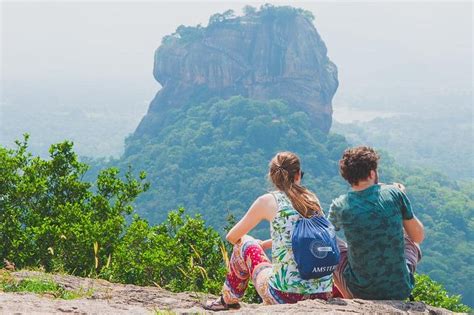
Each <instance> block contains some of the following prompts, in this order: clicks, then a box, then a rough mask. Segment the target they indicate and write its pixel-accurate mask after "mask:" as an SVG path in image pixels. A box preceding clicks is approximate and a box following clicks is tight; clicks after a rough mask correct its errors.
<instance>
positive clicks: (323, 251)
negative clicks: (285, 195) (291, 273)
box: [291, 216, 339, 280]
mask: <svg viewBox="0 0 474 315" xmlns="http://www.w3.org/2000/svg"><path fill="white" fill-rule="evenodd" d="M291 241H292V247H293V254H294V256H295V261H296V264H297V268H298V271H299V273H300V276H301V278H302V279H305V280H308V279H315V278H321V277H324V276H327V275H330V274H331V273H333V271H334V270H335V269H336V267H337V264H338V263H339V247H338V246H337V240H336V232H335V229H334V226H333V225H332V224H331V222H329V221H328V220H327V219H326V218H325V217H324V216H314V217H311V218H305V217H303V216H302V217H301V218H300V219H299V220H298V222H297V223H296V226H295V229H294V230H293V235H292V238H291Z"/></svg>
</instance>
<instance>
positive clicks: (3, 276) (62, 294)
mask: <svg viewBox="0 0 474 315" xmlns="http://www.w3.org/2000/svg"><path fill="white" fill-rule="evenodd" d="M0 292H31V293H36V294H40V295H51V296H53V297H54V298H57V299H63V300H73V299H78V298H82V297H90V296H92V293H93V291H92V290H83V289H80V290H76V291H72V290H67V289H65V288H63V287H62V286H61V285H60V284H58V283H56V282H54V281H53V280H51V279H47V278H41V277H35V278H30V279H23V280H16V279H14V278H13V277H12V275H11V274H10V273H9V272H5V271H1V270H0Z"/></svg>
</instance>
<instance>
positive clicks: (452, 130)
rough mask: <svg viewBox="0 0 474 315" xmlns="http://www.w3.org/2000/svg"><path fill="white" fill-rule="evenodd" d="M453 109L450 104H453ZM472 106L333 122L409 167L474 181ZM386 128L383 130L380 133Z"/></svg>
mask: <svg viewBox="0 0 474 315" xmlns="http://www.w3.org/2000/svg"><path fill="white" fill-rule="evenodd" d="M450 108H451V107H450ZM470 112H471V107H470V106H469V108H460V109H459V111H453V112H451V113H445V112H435V113H420V114H416V113H411V114H402V115H400V116H397V117H390V118H377V119H374V120H372V121H369V122H364V123H361V122H359V123H350V124H338V123H335V124H334V125H333V130H334V131H335V132H337V133H341V134H343V135H345V136H346V137H347V139H349V140H350V141H351V142H352V143H356V144H359V143H366V144H370V145H372V146H376V147H379V148H383V149H385V150H387V151H389V152H390V154H391V155H392V156H393V157H394V158H395V159H396V160H397V161H398V163H400V164H403V165H408V166H422V167H424V168H428V167H429V168H432V169H435V170H438V171H441V172H442V173H443V174H445V175H447V176H449V177H451V178H453V179H464V180H470V181H471V182H472V181H473V180H474V169H473V162H472V161H474V149H473V147H472V141H473V139H472V136H471V137H469V136H468V135H469V134H472V115H471V114H470ZM380 130H383V132H380Z"/></svg>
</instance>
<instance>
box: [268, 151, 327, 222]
mask: <svg viewBox="0 0 474 315" xmlns="http://www.w3.org/2000/svg"><path fill="white" fill-rule="evenodd" d="M269 168H270V170H269V173H268V177H269V178H270V180H271V182H272V183H273V185H275V187H276V188H277V189H278V190H280V191H283V192H284V193H285V194H286V195H287V196H288V198H289V199H290V201H291V203H292V205H293V208H295V209H296V210H297V211H298V212H299V213H300V214H301V215H302V216H304V217H306V218H307V217H310V216H312V215H314V214H318V215H320V214H322V209H321V205H320V203H319V199H318V197H316V195H315V194H314V193H312V192H311V191H309V190H308V189H307V188H305V187H303V186H301V185H298V184H296V183H295V176H296V174H298V173H299V172H300V171H301V166H300V159H299V158H298V156H297V155H296V154H294V153H292V152H279V153H277V154H276V155H275V156H274V157H273V159H272V160H271V161H270V164H269Z"/></svg>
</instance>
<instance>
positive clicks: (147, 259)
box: [112, 208, 226, 294]
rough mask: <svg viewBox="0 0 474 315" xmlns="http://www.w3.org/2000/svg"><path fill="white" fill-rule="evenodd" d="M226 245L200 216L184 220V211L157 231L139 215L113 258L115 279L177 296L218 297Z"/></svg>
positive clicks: (175, 212)
mask: <svg viewBox="0 0 474 315" xmlns="http://www.w3.org/2000/svg"><path fill="white" fill-rule="evenodd" d="M223 246H224V245H223V242H222V239H221V237H220V236H219V234H218V233H217V232H216V231H215V230H213V229H212V228H209V227H206V226H205V224H204V221H203V220H202V219H201V218H200V217H199V216H196V217H195V218H192V217H190V216H187V215H186V216H185V215H184V209H182V208H181V209H179V210H177V211H172V212H170V213H169V214H168V219H167V220H166V221H165V222H163V223H161V224H159V225H157V226H150V225H149V224H148V222H147V221H145V220H143V219H141V218H140V217H138V216H135V217H134V220H133V222H132V224H131V225H130V226H129V228H128V229H127V232H126V233H125V235H124V237H123V238H122V242H121V243H120V245H119V246H118V247H117V250H116V252H115V254H114V256H113V259H112V275H113V277H114V279H115V280H117V281H120V282H125V283H134V284H139V285H157V286H160V287H164V288H166V289H168V290H171V291H175V292H182V291H200V292H209V293H213V294H219V293H220V290H221V288H222V284H223V280H224V276H225V273H226V269H225V265H224V263H223V256H222V255H223V253H225V251H222V249H223Z"/></svg>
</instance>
